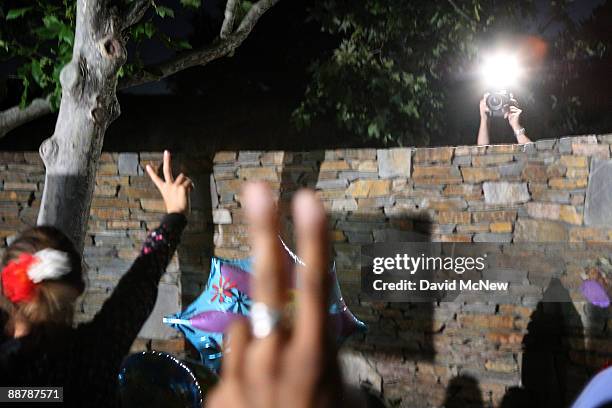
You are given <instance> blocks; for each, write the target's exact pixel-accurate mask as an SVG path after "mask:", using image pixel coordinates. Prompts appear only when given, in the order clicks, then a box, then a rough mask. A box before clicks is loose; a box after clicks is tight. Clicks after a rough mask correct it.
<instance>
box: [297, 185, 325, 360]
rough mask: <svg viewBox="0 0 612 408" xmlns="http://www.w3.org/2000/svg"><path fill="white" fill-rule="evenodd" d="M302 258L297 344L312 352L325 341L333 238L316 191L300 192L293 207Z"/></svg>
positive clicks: (299, 276)
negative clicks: (330, 243)
mask: <svg viewBox="0 0 612 408" xmlns="http://www.w3.org/2000/svg"><path fill="white" fill-rule="evenodd" d="M293 219H294V224H295V233H296V236H297V237H296V238H297V248H298V255H299V256H300V257H301V258H302V260H303V261H304V264H302V265H299V266H298V302H297V303H298V307H297V319H296V326H295V334H296V335H295V339H296V340H295V341H296V342H297V343H298V344H300V345H301V346H303V347H304V348H305V349H306V348H308V349H312V348H313V347H315V348H316V346H318V345H320V344H321V343H322V342H323V341H324V340H325V331H326V328H327V308H328V305H327V301H328V295H329V287H330V274H329V271H328V267H329V244H328V241H329V237H328V231H327V221H326V214H325V209H324V208H323V205H322V204H321V202H320V201H319V200H318V199H317V198H316V196H315V194H314V192H312V191H309V190H302V191H300V192H299V193H298V194H297V195H296V197H295V199H294V205H293Z"/></svg>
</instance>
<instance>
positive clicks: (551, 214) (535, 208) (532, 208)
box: [527, 202, 561, 220]
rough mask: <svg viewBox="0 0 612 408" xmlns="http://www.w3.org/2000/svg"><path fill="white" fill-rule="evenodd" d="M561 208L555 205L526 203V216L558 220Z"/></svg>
mask: <svg viewBox="0 0 612 408" xmlns="http://www.w3.org/2000/svg"><path fill="white" fill-rule="evenodd" d="M560 213H561V206H560V205H559V204H555V203H542V202H531V203H527V214H529V216H530V217H531V218H537V219H549V220H558V219H559V216H560Z"/></svg>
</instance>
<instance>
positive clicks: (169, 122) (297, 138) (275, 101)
mask: <svg viewBox="0 0 612 408" xmlns="http://www.w3.org/2000/svg"><path fill="white" fill-rule="evenodd" d="M312 1H315V0H282V1H280V2H279V3H278V4H277V5H276V6H275V7H273V8H272V9H271V10H270V11H269V12H268V13H267V14H266V15H264V16H263V17H262V19H261V20H260V21H259V23H258V25H257V26H256V27H255V29H254V31H253V33H252V34H251V35H250V36H249V38H248V39H247V40H246V41H245V43H244V44H243V45H242V46H241V47H240V48H239V49H238V50H237V52H236V54H235V56H234V57H232V58H224V59H222V60H218V61H214V62H213V63H211V64H209V65H207V66H205V67H195V68H192V69H188V70H186V71H183V72H181V73H179V74H177V75H174V76H173V77H171V78H168V79H166V80H164V81H161V82H158V83H152V84H147V85H143V86H140V87H137V88H132V89H130V90H129V91H122V92H120V97H119V100H120V102H121V105H122V116H121V117H120V118H119V120H117V121H116V122H115V123H114V124H113V125H111V128H110V129H109V132H108V133H107V136H106V140H105V146H104V148H105V149H106V150H146V149H160V148H164V147H170V148H174V149H180V150H183V149H185V150H187V149H194V148H195V149H206V150H209V149H210V150H214V149H220V148H243V149H244V148H262V149H264V148H276V149H283V148H289V149H308V148H318V147H333V146H337V147H341V146H343V145H355V146H357V145H363V143H362V142H361V141H355V140H352V139H350V136H347V135H341V134H339V133H338V132H337V131H335V130H334V129H331V128H329V127H328V126H327V125H328V124H325V123H320V124H319V125H320V126H319V127H317V128H315V129H313V130H311V131H310V132H309V133H308V134H307V135H306V136H305V135H304V134H298V133H296V132H295V130H294V129H293V127H292V125H291V124H290V122H289V120H288V118H289V117H290V114H291V112H292V110H293V109H294V108H295V106H296V105H297V104H298V103H299V101H300V98H301V97H302V95H303V92H304V88H305V86H306V84H307V83H308V80H309V76H308V72H307V66H308V64H309V62H310V61H311V60H312V59H313V58H314V57H316V56H317V55H320V54H321V53H322V52H325V50H326V49H328V48H330V47H331V46H332V45H333V43H334V42H333V39H330V38H329V37H326V36H324V35H323V34H321V33H320V30H319V28H318V26H317V25H316V24H315V23H306V22H305V20H306V17H307V12H306V10H307V8H308V5H309V4H311V2H312ZM604 1H605V0H578V1H574V2H573V5H572V6H571V9H570V12H571V16H572V18H573V19H574V20H575V21H582V20H584V19H586V18H588V17H589V16H590V15H591V13H592V10H593V9H594V8H595V7H596V6H597V5H599V4H601V3H603V2H604ZM549 2H550V0H537V1H536V4H537V6H538V11H539V13H538V16H539V17H538V23H542V22H544V21H546V20H547V18H548V12H547V11H548V7H547V4H548V3H549ZM203 3H204V6H203V8H202V9H201V10H199V11H193V10H188V9H185V8H182V7H180V6H179V0H168V1H164V2H163V4H170V5H173V6H174V7H173V8H174V9H175V12H176V16H175V18H174V19H165V20H162V21H161V29H162V30H163V31H165V32H166V33H168V34H170V35H172V36H174V37H180V38H189V39H190V40H191V41H194V40H195V42H198V41H200V42H202V43H206V41H207V40H208V39H210V38H212V37H213V36H214V35H216V34H217V32H218V29H219V26H220V24H221V20H222V13H223V7H224V0H204V1H203ZM557 30H558V27H554V26H551V27H549V29H548V30H547V32H546V33H545V36H546V37H548V39H549V40H550V39H554V37H555V35H556V34H557ZM129 51H131V52H132V53H131V54H132V55H133V50H129ZM171 55H172V53H171V52H170V51H168V50H166V49H165V48H164V47H163V46H161V45H160V43H159V42H156V41H147V42H146V43H145V44H143V47H142V48H141V56H142V58H143V59H144V61H145V62H146V63H155V62H159V61H162V60H165V59H167V58H169V57H170V56H171ZM11 67H12V66H11V64H7V63H3V64H0V75H6V74H7V73H8V72H9V71H10V70H11V69H12V68H11ZM172 95H176V96H172ZM13 98H14V99H15V101H13V102H12V103H14V102H16V96H13ZM0 99H1V96H0ZM0 103H2V101H0ZM6 103H7V101H4V105H5V106H6ZM463 105H465V104H463ZM475 106H477V105H475ZM475 109H477V108H475ZM465 112H467V113H468V115H466V113H465ZM465 112H463V113H461V114H459V115H457V116H458V117H460V118H465V117H466V116H469V117H468V118H466V119H461V120H459V121H460V122H465V123H460V124H459V125H457V126H456V129H458V130H457V132H456V133H457V134H458V136H456V137H455V139H449V140H444V141H438V142H439V143H449V144H457V143H466V140H462V139H461V137H460V136H459V134H460V133H461V134H467V137H469V138H471V137H472V135H471V133H473V132H472V128H473V127H474V126H477V124H476V125H474V124H473V123H472V120H471V119H470V120H468V119H469V118H471V116H477V115H476V114H477V112H473V113H474V115H471V114H472V112H471V111H469V110H467V111H465ZM177 123H178V124H180V126H182V128H181V130H180V133H181V137H176V136H173V137H171V138H170V139H169V137H168V134H172V133H173V130H174V129H176V127H177ZM53 124H54V117H53V115H50V116H48V117H47V118H45V119H43V120H40V121H37V123H35V124H32V125H29V126H24V127H23V129H19V130H17V131H15V132H13V134H11V135H9V136H8V137H6V138H5V139H4V140H0V150H1V149H14V148H18V149H36V148H37V147H38V145H39V144H40V142H41V141H42V140H43V139H44V138H45V137H47V136H48V135H49V134H50V133H51V132H52V131H53ZM228 133H231V134H232V137H229V138H228V137H227V134H228ZM321 133H324V134H325V136H326V137H325V138H322V137H320V136H319V137H317V136H318V135H320V134H321ZM33 134H34V135H36V137H33V136H32V135H33ZM126 134H129V135H130V137H128V138H126V137H125V135H126ZM26 135H27V136H28V137H24V136H26ZM313 135H314V136H313ZM347 137H348V138H347ZM434 143H435V141H434Z"/></svg>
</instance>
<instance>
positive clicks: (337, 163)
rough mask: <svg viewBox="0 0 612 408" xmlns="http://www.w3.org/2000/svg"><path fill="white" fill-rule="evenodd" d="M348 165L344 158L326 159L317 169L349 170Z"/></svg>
mask: <svg viewBox="0 0 612 408" xmlns="http://www.w3.org/2000/svg"><path fill="white" fill-rule="evenodd" d="M350 168H351V167H350V166H349V164H348V162H347V161H346V160H326V161H324V162H323V163H321V168H320V169H319V171H322V172H323V171H338V170H350Z"/></svg>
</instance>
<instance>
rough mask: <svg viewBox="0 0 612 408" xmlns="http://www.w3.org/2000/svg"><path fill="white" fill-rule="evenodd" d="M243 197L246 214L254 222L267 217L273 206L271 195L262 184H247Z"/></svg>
mask: <svg viewBox="0 0 612 408" xmlns="http://www.w3.org/2000/svg"><path fill="white" fill-rule="evenodd" d="M244 196H245V207H246V212H247V214H248V215H249V216H250V217H251V218H253V219H255V220H258V219H259V218H260V217H262V216H265V215H267V214H268V213H269V212H270V210H271V209H272V207H273V205H274V203H273V200H272V195H271V194H270V192H269V190H268V189H267V188H266V187H265V186H264V185H263V184H259V183H257V184H249V185H248V186H246V188H245V191H244Z"/></svg>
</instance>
